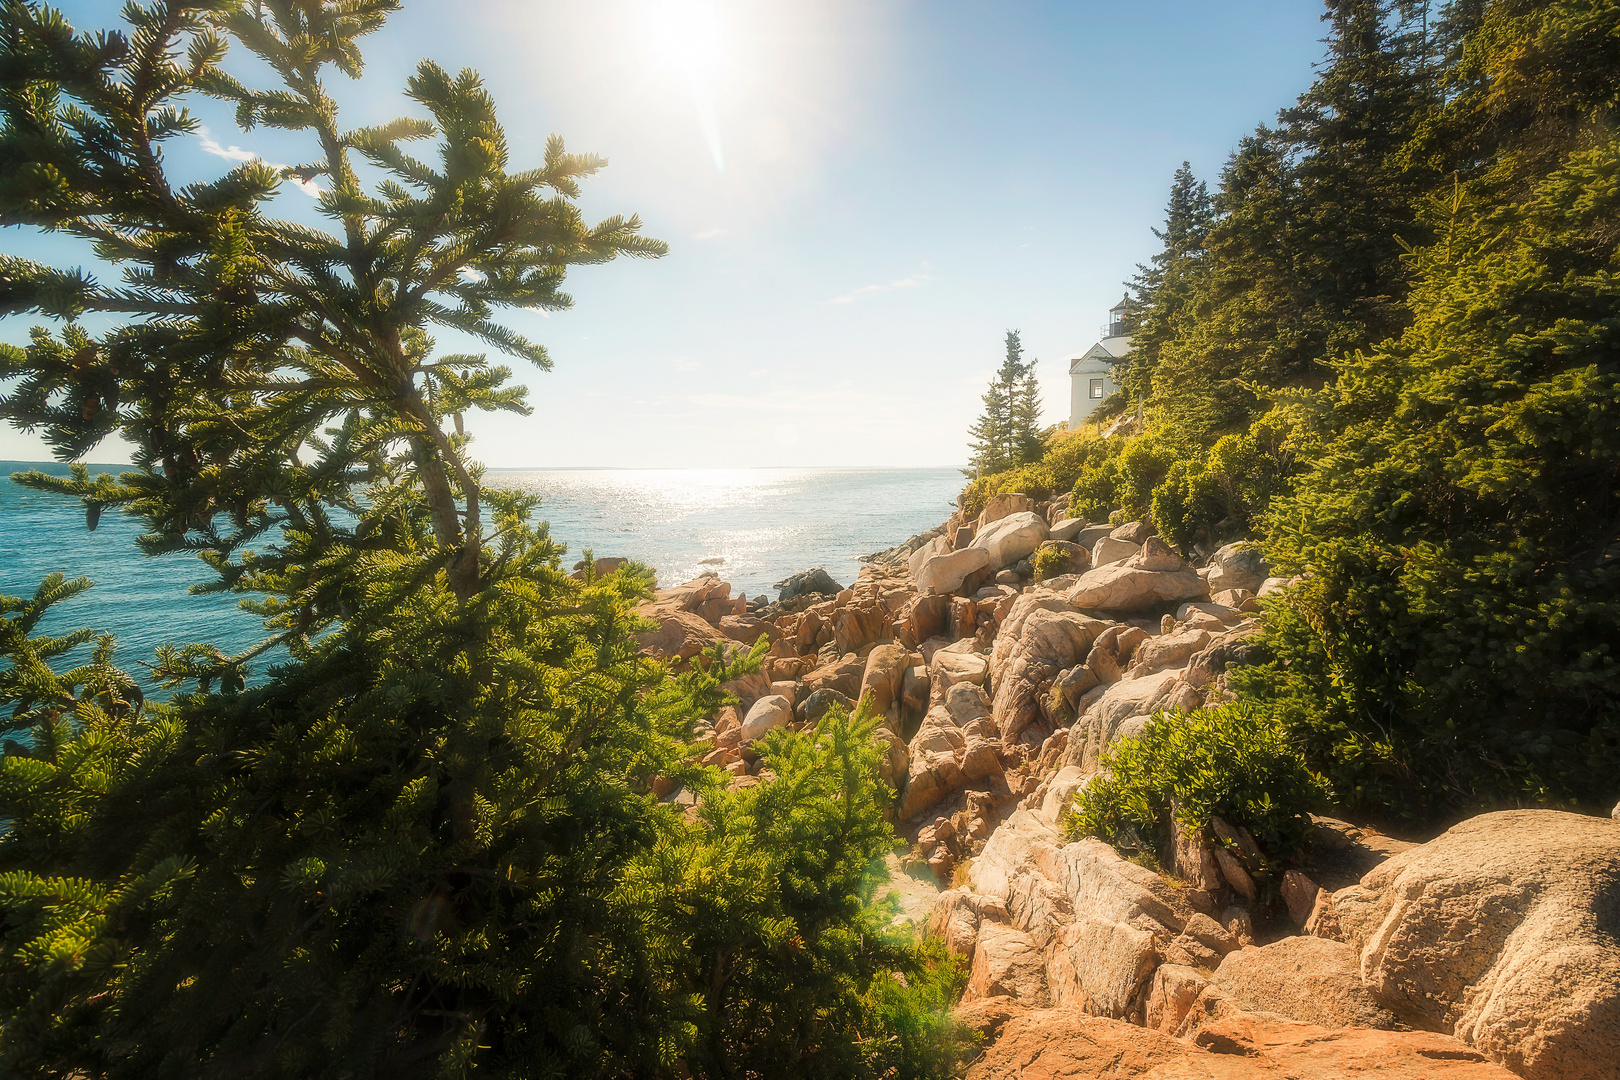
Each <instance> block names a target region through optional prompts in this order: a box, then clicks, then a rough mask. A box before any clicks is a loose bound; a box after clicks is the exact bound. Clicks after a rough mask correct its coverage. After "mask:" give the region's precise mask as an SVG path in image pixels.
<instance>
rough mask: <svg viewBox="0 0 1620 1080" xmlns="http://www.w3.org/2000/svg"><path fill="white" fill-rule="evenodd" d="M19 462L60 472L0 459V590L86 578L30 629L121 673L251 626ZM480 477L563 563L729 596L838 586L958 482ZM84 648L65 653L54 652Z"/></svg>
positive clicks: (745, 476) (846, 475)
mask: <svg viewBox="0 0 1620 1080" xmlns="http://www.w3.org/2000/svg"><path fill="white" fill-rule="evenodd" d="M34 468H37V469H41V470H42V471H45V472H50V473H55V474H57V475H66V474H67V467H66V466H63V465H57V464H54V463H47V464H40V463H36V462H0V593H5V594H9V595H13V596H32V595H33V592H34V589H35V588H36V587H37V586H38V584H39V581H40V579H41V578H42V577H44V576H45V575H46V574H48V573H51V572H52V571H61V572H62V573H63V574H65V575H67V576H68V577H69V578H73V577H79V576H84V577H88V578H90V579H91V580H92V581H93V582H95V587H94V588H92V589H90V590H89V591H87V592H85V593H83V594H81V595H80V596H78V597H77V598H75V599H73V600H70V601H68V602H66V603H63V604H60V605H58V606H57V608H56V609H55V610H54V611H53V612H52V613H51V615H49V616H48V617H47V618H46V620H45V621H44V622H43V623H42V624H41V626H40V628H39V629H40V631H43V632H45V633H53V634H61V633H65V632H67V631H69V630H73V629H76V628H78V627H92V628H94V629H96V630H102V631H107V632H110V633H112V634H114V635H115V636H116V637H117V638H118V642H119V652H118V662H119V664H120V666H122V667H124V668H125V669H126V670H129V671H131V673H132V674H133V673H135V672H137V671H139V670H140V668H139V664H138V663H137V661H139V660H150V659H151V656H152V650H153V649H154V648H155V647H156V646H157V645H159V644H161V643H164V642H168V643H173V644H185V643H188V642H195V641H206V642H212V643H213V644H215V645H218V646H219V648H220V649H221V650H222V651H224V652H225V653H227V654H230V653H235V652H239V651H241V650H243V649H246V648H248V647H250V646H252V645H254V644H257V643H258V642H259V641H261V640H263V638H264V637H265V636H266V634H265V630H264V627H263V626H262V624H261V623H260V621H259V620H258V618H257V617H255V616H253V615H251V614H249V613H247V612H244V611H242V610H240V609H239V608H238V607H237V606H236V605H237V600H238V597H235V596H231V595H229V594H215V595H205V596H193V595H190V594H188V592H187V588H188V586H190V585H192V584H193V583H196V582H203V581H208V580H209V579H210V577H211V572H210V571H209V570H208V568H207V567H206V566H204V565H203V564H202V563H200V562H198V561H197V560H196V559H195V558H193V557H191V556H190V555H187V554H183V553H181V554H171V555H162V556H158V557H156V558H146V557H144V556H142V555H141V554H140V552H139V550H137V548H136V547H135V537H136V536H137V535H139V534H140V532H141V527H140V524H139V523H138V522H136V521H134V520H131V519H130V518H127V517H124V516H123V515H121V514H117V513H114V512H112V511H108V512H107V513H105V514H103V515H102V517H101V524H100V526H99V528H97V530H96V531H95V532H93V533H92V532H87V531H86V530H85V527H84V513H83V511H82V510H81V509H80V508H79V505H78V504H77V503H76V502H73V501H72V500H68V499H64V498H61V497H60V496H56V495H49V494H45V493H42V492H36V491H30V490H28V489H26V488H22V487H19V486H18V485H16V484H13V483H10V482H9V481H7V480H6V479H5V477H8V476H9V475H10V474H11V473H13V472H16V471H20V470H24V469H34ZM121 468H123V466H92V472H99V471H113V472H117V471H119V470H120V469H121ZM484 482H485V484H486V485H488V486H496V487H506V488H513V489H517V490H520V491H526V492H532V493H534V494H537V495H539V496H540V497H541V499H542V503H541V506H540V509H539V511H538V512H537V516H538V517H539V518H542V519H545V520H547V521H549V522H550V524H551V535H552V536H553V537H554V538H556V539H557V540H559V541H561V542H563V543H565V544H567V545H568V548H569V556H568V558H567V560H566V562H567V564H568V565H572V563H573V561H574V560H575V559H576V558H578V557H579V555H580V553H581V552H582V551H583V550H584V549H585V548H590V549H592V553H593V554H594V555H595V556H596V557H597V558H603V557H606V556H612V555H621V556H627V557H631V558H635V559H639V560H640V561H642V562H644V563H646V564H648V565H649V566H651V567H653V568H654V569H655V570H656V571H657V572H658V580H659V583H660V584H662V585H671V584H676V583H678V582H682V581H687V580H689V579H691V578H693V577H696V576H697V575H698V574H699V573H702V572H703V571H706V570H712V571H714V572H715V573H716V574H718V575H719V576H720V577H721V578H723V579H725V580H726V581H729V582H730V583H731V586H732V588H733V590H738V589H740V590H744V591H746V592H747V594H748V595H749V596H757V595H759V594H761V593H764V594H766V595H768V596H770V597H771V598H772V599H774V598H775V596H776V592H775V590H774V589H773V588H771V585H772V583H773V582H776V581H779V580H781V579H782V578H785V577H787V576H788V575H789V574H794V573H797V572H798V571H800V570H806V569H809V568H810V567H813V566H821V567H825V568H826V569H827V572H828V573H830V574H831V575H832V576H833V578H834V579H835V580H837V581H838V582H839V583H840V584H843V585H848V584H850V583H851V582H852V581H854V579H855V576H856V574H857V572H858V571H859V569H860V562H859V556H861V555H865V554H869V553H871V552H874V551H879V550H882V549H883V548H887V547H890V546H892V545H894V544H898V543H900V542H901V541H903V540H905V539H906V538H907V537H909V536H912V535H914V534H916V533H919V532H922V531H923V530H925V529H929V528H932V527H933V526H935V525H938V524H939V523H940V522H942V521H944V520H945V518H946V517H948V516H949V515H950V512H951V510H952V508H953V506H954V501H955V498H956V493H957V492H958V491H959V490H961V487H962V483H963V479H962V474H961V473H960V472H958V471H957V470H955V469H636V470H631V469H570V470H555V471H549V470H547V471H542V470H517V469H504V470H503V469H491V470H489V471H488V472H487V473H486V474H485V478H484ZM87 656H88V650H87V649H81V650H78V651H77V652H76V653H75V654H73V655H72V656H70V657H69V659H70V661H78V660H83V659H85V658H87ZM272 659H273V658H271V657H266V658H265V660H264V661H261V662H260V663H259V664H257V665H256V667H257V669H258V671H259V672H260V673H262V671H263V669H264V667H265V666H266V664H267V663H268V662H271V661H272Z"/></svg>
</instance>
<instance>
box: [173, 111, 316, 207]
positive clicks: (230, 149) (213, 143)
mask: <svg viewBox="0 0 1620 1080" xmlns="http://www.w3.org/2000/svg"><path fill="white" fill-rule="evenodd" d="M197 138H198V139H199V140H200V141H201V142H202V148H203V150H204V151H205V152H206V153H210V154H213V155H214V156H215V157H222V158H224V159H225V160H226V161H264V158H262V157H260V156H259V155H258V154H255V153H254V152H253V151H251V150H243V149H242V148H241V147H240V146H236V145H231V146H221V145H220V144H219V142H218V140H216V139H215V138H214V137H213V136H212V135H209V134H208V131H207V129H206V128H205V129H203V131H202V132H201V133H199V134H198V136H197ZM264 163H265V164H266V165H268V166H270V167H271V168H272V169H276V170H278V171H279V170H282V169H285V168H287V166H286V165H278V164H276V163H275V162H274V161H264ZM285 179H287V180H291V181H292V182H293V183H294V184H295V185H297V186H298V188H299V190H301V191H302V192H303V193H304V194H305V195H308V196H309V197H310V198H312V199H318V198H320V197H321V195H322V194H323V193H322V191H321V189H320V188H319V187H318V186H317V185H316V183H315V181H313V180H300V179H298V177H296V176H288V177H286V178H285Z"/></svg>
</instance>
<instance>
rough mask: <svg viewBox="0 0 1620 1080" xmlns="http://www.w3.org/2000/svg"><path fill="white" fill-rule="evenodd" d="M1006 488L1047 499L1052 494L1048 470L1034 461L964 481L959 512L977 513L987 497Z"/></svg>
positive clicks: (997, 493)
mask: <svg viewBox="0 0 1620 1080" xmlns="http://www.w3.org/2000/svg"><path fill="white" fill-rule="evenodd" d="M1008 492H1018V493H1019V494H1023V495H1028V496H1029V497H1030V498H1032V499H1037V500H1040V499H1049V498H1051V497H1052V474H1051V473H1050V472H1048V471H1047V469H1046V467H1045V466H1044V465H1041V464H1035V465H1020V466H1019V467H1018V468H1016V469H1008V470H1007V471H1006V472H998V473H992V474H990V475H989V476H981V477H979V479H977V480H974V481H973V482H972V483H970V484H968V486H967V488H966V490H965V491H964V492H963V495H964V497H965V498H964V501H963V503H962V509H963V512H964V513H966V514H967V515H968V516H969V517H977V516H978V515H979V514H980V513H981V512H982V511H983V510H984V508H985V507H986V506H988V505H989V503H990V500H991V499H993V498H995V497H996V496H997V495H1004V494H1006V493H1008Z"/></svg>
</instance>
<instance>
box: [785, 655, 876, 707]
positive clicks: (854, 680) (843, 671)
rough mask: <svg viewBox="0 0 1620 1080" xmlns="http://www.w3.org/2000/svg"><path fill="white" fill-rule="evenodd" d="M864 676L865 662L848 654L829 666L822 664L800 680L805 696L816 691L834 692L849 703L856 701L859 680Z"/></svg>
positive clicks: (859, 689) (859, 686)
mask: <svg viewBox="0 0 1620 1080" xmlns="http://www.w3.org/2000/svg"><path fill="white" fill-rule="evenodd" d="M865 675H866V661H865V660H862V659H861V658H860V657H858V656H856V655H855V654H854V653H848V654H846V655H844V656H842V657H840V658H838V659H837V660H834V661H833V662H832V663H830V664H822V665H821V666H820V667H818V668H816V669H815V670H813V671H811V672H810V673H809V674H807V675H805V677H804V678H803V679H802V680H801V681H802V682H803V683H804V689H805V693H806V694H812V695H813V694H814V693H815V692H816V691H817V690H836V691H838V692H839V693H840V694H842V695H843V696H844V697H846V698H848V699H849V700H851V701H855V700H857V699H858V697H859V695H860V692H861V680H862V678H864V677H865Z"/></svg>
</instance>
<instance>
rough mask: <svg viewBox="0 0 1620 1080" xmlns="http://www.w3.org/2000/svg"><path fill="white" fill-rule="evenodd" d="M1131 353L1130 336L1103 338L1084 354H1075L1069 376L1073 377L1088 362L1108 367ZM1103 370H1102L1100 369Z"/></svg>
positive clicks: (1070, 365)
mask: <svg viewBox="0 0 1620 1080" xmlns="http://www.w3.org/2000/svg"><path fill="white" fill-rule="evenodd" d="M1130 351H1131V338H1130V335H1129V334H1121V335H1119V336H1118V337H1110V338H1103V339H1102V340H1101V341H1099V342H1097V344H1095V345H1093V346H1092V347H1091V348H1089V349H1087V350H1086V351H1085V352H1083V353H1075V354H1074V355H1073V356H1071V357H1069V374H1071V375H1073V374H1074V373H1075V372H1076V371H1077V370H1079V368H1080V365H1082V364H1084V363H1086V362H1087V361H1098V362H1100V363H1102V364H1103V365H1105V366H1107V365H1109V364H1111V363H1112V362H1113V361H1115V360H1118V359H1120V358H1121V357H1124V356H1126V355H1127V354H1129V353H1130ZM1098 370H1101V369H1098Z"/></svg>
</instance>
